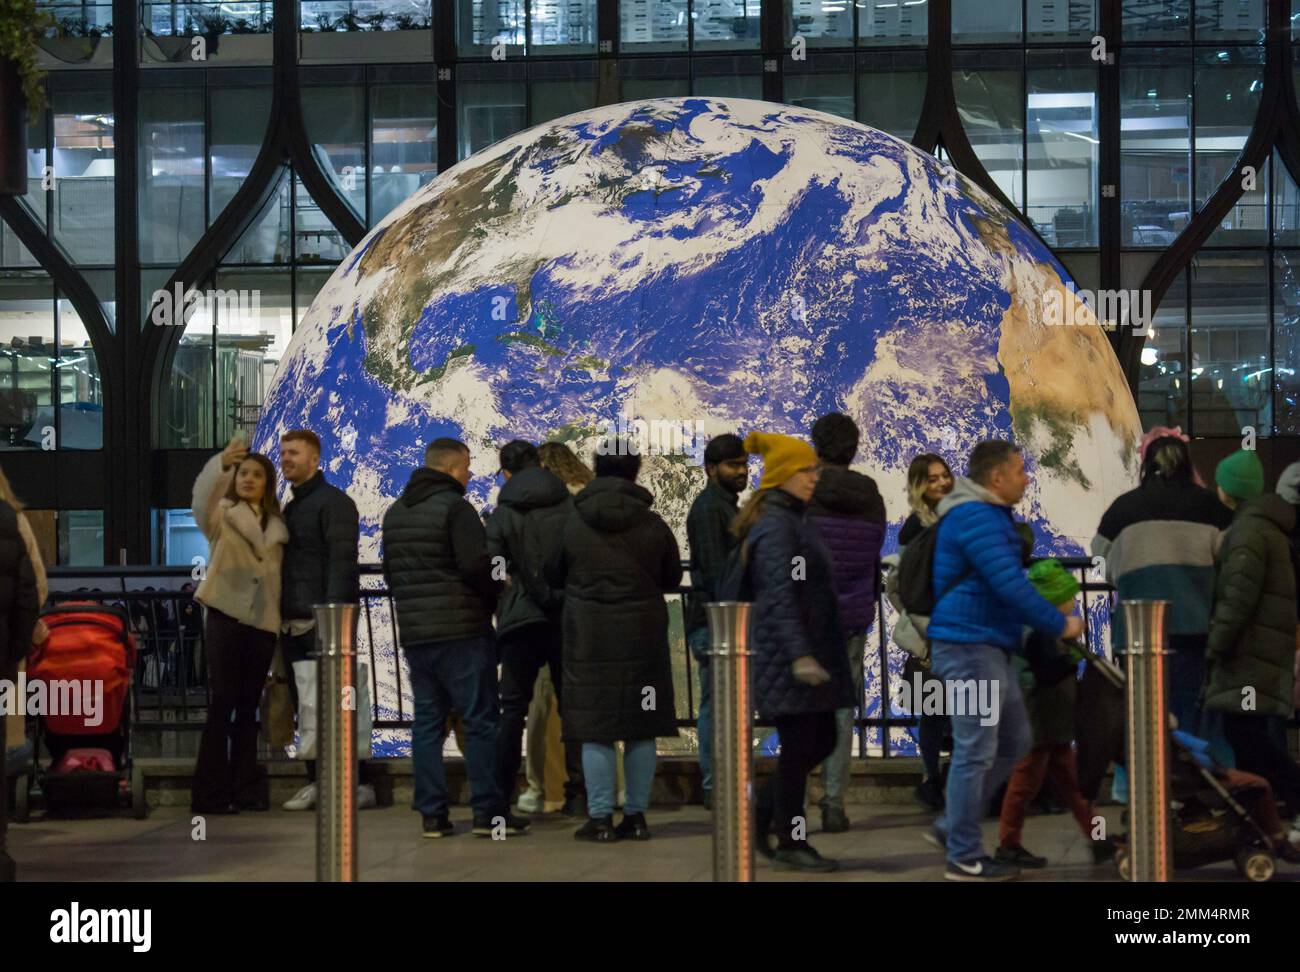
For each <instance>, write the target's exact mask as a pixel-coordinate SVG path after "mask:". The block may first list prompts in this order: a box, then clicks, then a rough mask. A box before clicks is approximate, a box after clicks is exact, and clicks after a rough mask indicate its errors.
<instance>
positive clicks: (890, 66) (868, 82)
mask: <svg viewBox="0 0 1300 972" xmlns="http://www.w3.org/2000/svg"><path fill="white" fill-rule="evenodd" d="M924 102H925V55H924V54H922V53H921V52H920V51H916V52H911V51H909V52H906V53H900V54H864V55H862V57H861V58H859V60H858V121H860V122H862V123H863V124H864V125H870V126H871V127H872V128H879V129H880V130H881V131H882V132H888V133H889V134H890V135H897V136H898V137H899V138H901V139H903V140H904V141H910V140H911V138H912V136H913V135H915V134H916V123H917V121H919V120H920V118H921V106H922V104H924Z"/></svg>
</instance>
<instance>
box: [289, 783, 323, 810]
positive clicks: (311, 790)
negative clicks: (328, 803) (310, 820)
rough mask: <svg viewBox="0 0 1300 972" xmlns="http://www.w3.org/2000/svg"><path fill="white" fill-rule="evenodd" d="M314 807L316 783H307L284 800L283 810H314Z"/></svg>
mask: <svg viewBox="0 0 1300 972" xmlns="http://www.w3.org/2000/svg"><path fill="white" fill-rule="evenodd" d="M315 808H316V784H315V783H308V784H307V785H306V786H304V787H303V788H302V789H301V790H299V791H298V792H297V793H295V794H294V795H293V797H292V798H290V799H288V800H286V801H285V802H284V809H285V810H314V809H315Z"/></svg>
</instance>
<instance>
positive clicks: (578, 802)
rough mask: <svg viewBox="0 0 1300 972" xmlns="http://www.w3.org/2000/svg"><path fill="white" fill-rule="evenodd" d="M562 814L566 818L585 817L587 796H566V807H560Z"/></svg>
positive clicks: (579, 794) (578, 794)
mask: <svg viewBox="0 0 1300 972" xmlns="http://www.w3.org/2000/svg"><path fill="white" fill-rule="evenodd" d="M560 813H562V814H563V815H564V816H566V817H585V816H586V815H587V797H586V794H583V793H575V794H573V795H572V796H566V797H565V798H564V806H562V807H560Z"/></svg>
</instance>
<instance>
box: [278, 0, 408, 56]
mask: <svg viewBox="0 0 1300 972" xmlns="http://www.w3.org/2000/svg"><path fill="white" fill-rule="evenodd" d="M269 6H270V4H269V3H268V7H269ZM301 8H302V14H301V21H300V22H301V25H302V33H301V34H299V43H300V45H301V55H300V57H301V60H302V62H303V63H319V62H322V61H332V62H336V63H337V62H351V63H356V62H358V61H365V62H371V63H374V62H377V61H414V62H418V61H427V60H428V59H429V58H430V57H431V56H432V54H433V39H432V38H433V34H432V31H431V29H430V27H431V24H432V14H433V11H432V8H431V6H430V0H302V4H301Z"/></svg>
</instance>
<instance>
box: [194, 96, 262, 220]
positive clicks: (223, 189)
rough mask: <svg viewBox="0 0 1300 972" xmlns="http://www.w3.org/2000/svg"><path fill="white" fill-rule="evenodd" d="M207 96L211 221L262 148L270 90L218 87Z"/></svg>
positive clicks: (236, 187)
mask: <svg viewBox="0 0 1300 972" xmlns="http://www.w3.org/2000/svg"><path fill="white" fill-rule="evenodd" d="M209 97H210V99H211V103H212V106H211V111H212V136H211V144H210V145H209V147H208V153H209V156H210V158H211V166H212V189H211V192H212V199H211V203H210V210H209V212H210V218H211V219H216V218H217V217H218V216H219V215H221V211H222V210H223V209H225V208H226V203H228V202H230V200H231V199H233V198H234V196H235V193H237V192H238V191H239V187H240V186H241V185H243V183H244V180H245V179H246V178H247V177H248V173H249V172H250V171H251V170H252V168H253V162H254V160H256V158H257V153H258V150H259V149H260V148H261V147H262V138H263V137H264V136H265V135H266V124H267V119H268V118H269V117H270V114H271V89H270V88H262V87H256V88H254V87H227V86H225V85H218V86H215V87H212V88H210V89H209Z"/></svg>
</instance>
